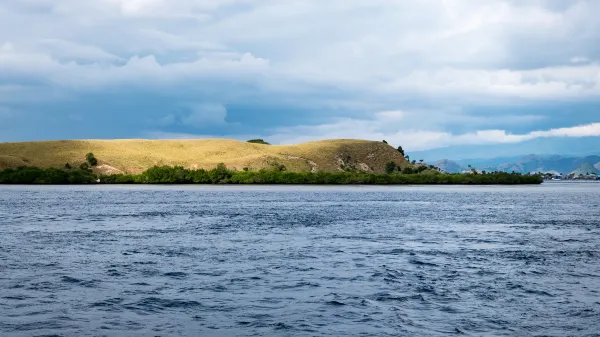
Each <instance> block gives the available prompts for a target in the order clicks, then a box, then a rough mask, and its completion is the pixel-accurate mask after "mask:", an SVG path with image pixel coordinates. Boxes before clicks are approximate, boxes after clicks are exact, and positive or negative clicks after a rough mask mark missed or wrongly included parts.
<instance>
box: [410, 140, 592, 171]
mask: <svg viewBox="0 0 600 337" xmlns="http://www.w3.org/2000/svg"><path fill="white" fill-rule="evenodd" d="M406 152H407V154H408V155H410V158H412V159H416V160H419V159H423V160H425V161H427V162H430V163H433V162H435V161H436V160H441V159H452V160H454V161H456V162H458V163H459V164H460V161H461V160H463V159H467V158H484V159H494V158H513V159H512V160H505V161H503V162H504V163H512V162H516V161H518V160H519V159H520V158H521V157H523V156H525V155H527V154H530V153H537V154H540V155H543V156H550V155H555V154H559V155H561V156H564V157H581V156H587V155H591V154H596V155H600V137H581V138H564V139H561V140H560V141H556V139H554V138H538V139H532V140H529V141H525V142H521V143H511V144H482V145H453V146H448V147H444V148H437V149H431V150H424V151H406ZM596 163H597V162H596ZM596 163H594V164H596ZM498 164H501V163H498ZM472 165H478V164H477V163H473V164H472Z"/></svg>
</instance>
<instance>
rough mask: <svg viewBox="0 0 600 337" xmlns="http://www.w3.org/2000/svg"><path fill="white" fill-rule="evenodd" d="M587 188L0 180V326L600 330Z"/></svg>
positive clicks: (596, 220) (371, 331)
mask: <svg viewBox="0 0 600 337" xmlns="http://www.w3.org/2000/svg"><path fill="white" fill-rule="evenodd" d="M599 333H600V184H591V183H590V184H552V183H546V184H543V185H541V186H527V187H228V186H225V187H185V186H184V187H119V186H116V187H107V186H93V187H7V186H0V335H2V336H42V335H53V336H176V335H182V336H200V335H207V336H248V335H255V336H342V335H346V336H358V335H360V336H398V335H407V336H410V335H416V336H427V335H431V336H442V335H456V334H459V335H460V334H464V335H468V336H483V335H485V336H568V335H570V336H599Z"/></svg>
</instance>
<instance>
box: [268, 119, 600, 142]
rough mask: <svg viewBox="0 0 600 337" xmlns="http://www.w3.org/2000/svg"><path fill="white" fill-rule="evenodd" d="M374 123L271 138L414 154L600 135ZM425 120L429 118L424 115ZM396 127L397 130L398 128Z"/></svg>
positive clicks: (597, 131)
mask: <svg viewBox="0 0 600 337" xmlns="http://www.w3.org/2000/svg"><path fill="white" fill-rule="evenodd" d="M375 116H376V118H375V119H371V120H360V119H342V120H340V121H338V122H335V123H330V124H322V125H310V126H309V125H306V126H296V127H290V128H280V129H278V130H275V132H274V134H273V135H271V136H269V137H268V138H269V140H271V141H273V142H276V143H286V144H294V143H301V142H306V141H310V140H315V139H371V140H383V139H385V140H387V141H388V142H389V143H390V144H398V145H402V146H403V147H404V148H405V149H407V150H410V151H417V150H427V149H432V148H438V147H446V146H452V145H466V144H506V143H520V142H523V141H526V140H531V139H536V138H552V137H576V138H579V137H592V136H600V123H592V124H586V125H580V126H574V127H568V128H557V129H550V130H545V131H532V132H529V133H523V134H513V133H509V132H507V131H505V130H494V129H490V130H479V131H475V132H468V133H463V134H453V133H451V132H446V131H432V130H428V129H419V128H410V126H407V125H404V121H403V120H402V119H398V115H396V114H392V115H390V114H387V113H378V114H375ZM423 118H428V116H427V115H423ZM394 126H395V128H394Z"/></svg>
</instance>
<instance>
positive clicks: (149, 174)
mask: <svg viewBox="0 0 600 337" xmlns="http://www.w3.org/2000/svg"><path fill="white" fill-rule="evenodd" d="M97 179H99V183H103V184H317V185H359V184H364V185H399V184H477V185H491V184H509V185H511V184H540V183H542V182H543V179H542V177H541V176H540V175H521V174H511V173H504V172H493V173H487V174H445V173H439V172H426V173H420V174H403V173H400V172H398V171H395V172H393V173H390V174H377V173H365V172H291V171H286V170H281V169H269V170H266V169H263V170H259V171H250V170H243V171H236V170H231V169H228V168H227V167H226V166H225V165H224V164H219V165H218V166H217V167H215V168H214V169H212V170H205V169H198V170H194V169H186V168H184V167H182V166H175V167H172V166H154V167H151V168H149V169H147V170H146V171H144V172H142V173H140V174H112V175H103V176H97V175H96V174H94V173H93V172H92V171H91V170H89V169H87V170H83V169H71V170H67V169H63V170H61V169H57V168H48V169H41V168H37V167H19V168H16V169H11V168H9V169H4V170H2V171H0V184H90V183H96V182H97Z"/></svg>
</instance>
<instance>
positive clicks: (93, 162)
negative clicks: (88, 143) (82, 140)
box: [85, 152, 98, 166]
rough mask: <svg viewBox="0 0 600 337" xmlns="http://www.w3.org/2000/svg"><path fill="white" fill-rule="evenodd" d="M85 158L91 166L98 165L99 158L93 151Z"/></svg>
mask: <svg viewBox="0 0 600 337" xmlns="http://www.w3.org/2000/svg"><path fill="white" fill-rule="evenodd" d="M85 160H86V161H87V162H88V164H90V166H96V165H98V160H97V159H96V157H94V154H93V153H91V152H90V153H88V154H86V155H85Z"/></svg>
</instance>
